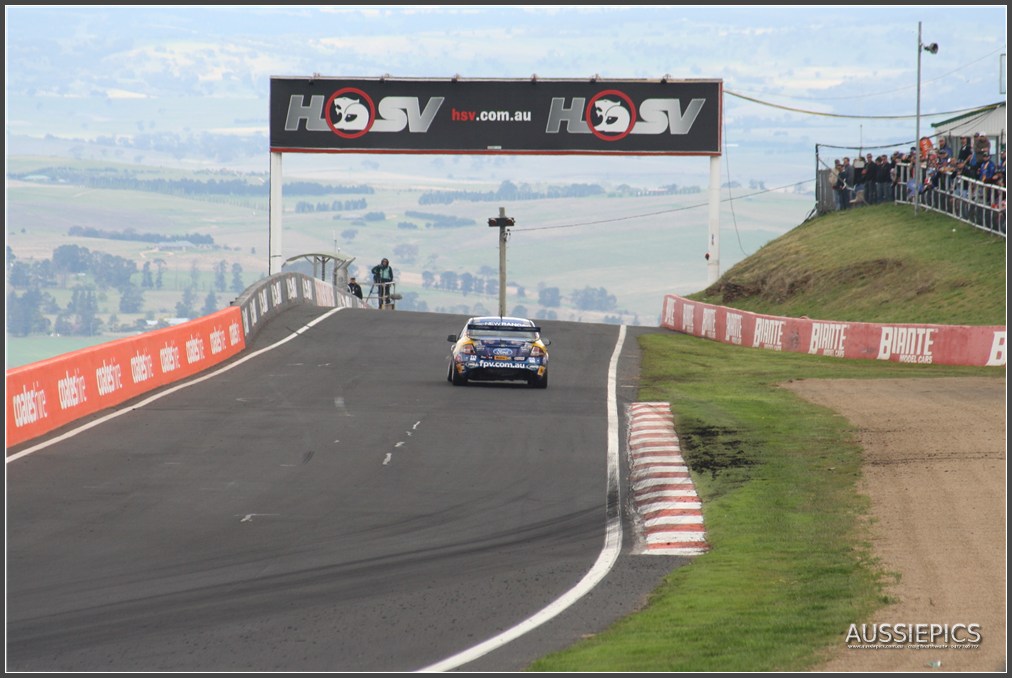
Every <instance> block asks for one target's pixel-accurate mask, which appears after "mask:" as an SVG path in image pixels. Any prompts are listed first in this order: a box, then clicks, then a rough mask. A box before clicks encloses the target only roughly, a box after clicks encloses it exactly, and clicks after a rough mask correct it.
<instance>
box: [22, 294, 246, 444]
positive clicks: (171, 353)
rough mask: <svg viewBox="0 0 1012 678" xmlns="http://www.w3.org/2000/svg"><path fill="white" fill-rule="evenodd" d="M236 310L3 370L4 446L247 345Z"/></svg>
mask: <svg viewBox="0 0 1012 678" xmlns="http://www.w3.org/2000/svg"><path fill="white" fill-rule="evenodd" d="M245 346H246V344H245V337H244V335H243V323H242V313H241V311H240V309H239V308H238V307H237V306H231V307H229V308H226V309H223V310H221V311H217V312H215V313H212V314H211V315H207V316H204V317H202V318H197V319H195V320H190V321H188V322H185V323H182V324H180V325H176V326H174V327H168V328H165V329H161V330H152V331H150V332H145V333H143V334H139V335H137V336H134V337H127V338H124V339H117V340H115V341H111V342H108V343H105V344H100V345H98V346H93V347H90V348H84V349H80V350H77V351H73V352H72V353H66V354H64V355H60V356H57V357H55V358H50V359H49V360H43V361H40V362H36V363H31V364H29V365H24V366H22V367H15V368H12V369H9V370H7V391H6V393H7V447H8V448H10V447H11V446H12V445H17V444H18V443H22V442H24V441H26V440H31V439H32V438H35V437H37V436H40V435H42V434H44V433H48V432H50V431H53V430H55V429H57V428H59V427H61V426H64V425H66V424H69V423H70V422H72V421H74V420H75V419H80V418H81V417H84V416H87V415H89V414H93V413H95V412H99V411H101V410H104V409H106V408H110V407H113V406H115V405H118V404H120V403H122V402H125V401H127V400H129V399H131V398H134V397H137V396H139V395H142V394H144V393H146V392H147V391H151V390H153V389H155V388H158V387H160V386H164V385H166V384H170V383H172V382H175V381H179V380H180V379H183V378H186V377H189V376H191V375H194V374H196V373H198V372H200V371H202V370H205V369H207V368H208V367H211V366H213V365H216V364H218V363H220V362H223V361H224V360H227V359H228V358H230V357H232V356H234V355H236V354H237V353H239V352H240V351H242V350H243V349H244V348H245Z"/></svg>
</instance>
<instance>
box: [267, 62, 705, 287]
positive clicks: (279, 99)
mask: <svg viewBox="0 0 1012 678" xmlns="http://www.w3.org/2000/svg"><path fill="white" fill-rule="evenodd" d="M722 111H723V82H722V81H720V80H671V79H669V78H661V79H659V80H604V79H601V78H598V77H596V76H595V77H593V78H588V79H583V80H575V79H541V78H538V77H536V76H532V77H531V78H529V79H520V80H516V79H463V78H459V77H453V78H445V79H431V78H390V77H380V78H331V77H321V76H318V75H314V76H310V77H274V78H271V92H270V148H271V209H270V248H269V249H270V262H269V272H270V273H275V272H277V271H278V270H280V266H281V264H282V262H283V261H284V258H283V254H282V249H281V215H282V209H281V198H282V179H281V156H282V154H284V153H400V154H411V153H426V154H483V155H496V154H499V155H674V156H709V157H710V159H711V161H710V188H709V195H710V204H709V207H710V218H709V243H708V247H707V250H708V253H709V260H708V267H709V272H710V275H709V277H710V279H711V283H712V282H715V281H716V279H717V277H719V227H718V216H719V211H718V208H719V193H718V191H719V188H720V182H719V177H720V149H721V131H722V126H723V125H722Z"/></svg>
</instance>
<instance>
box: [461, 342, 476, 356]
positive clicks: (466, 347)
mask: <svg viewBox="0 0 1012 678" xmlns="http://www.w3.org/2000/svg"><path fill="white" fill-rule="evenodd" d="M460 352H461V353H465V354H467V355H474V344H461V345H460Z"/></svg>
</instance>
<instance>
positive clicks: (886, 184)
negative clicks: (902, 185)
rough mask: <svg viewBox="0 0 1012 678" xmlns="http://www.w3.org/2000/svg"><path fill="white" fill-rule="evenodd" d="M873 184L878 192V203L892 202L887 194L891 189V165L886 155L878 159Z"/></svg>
mask: <svg viewBox="0 0 1012 678" xmlns="http://www.w3.org/2000/svg"><path fill="white" fill-rule="evenodd" d="M875 184H876V190H877V191H878V202H880V203H884V202H885V203H888V202H892V198H891V196H890V195H889V192H890V191H891V190H892V187H893V165H892V163H890V162H889V157H888V156H886V155H880V156H879V157H878V162H877V163H876V170H875Z"/></svg>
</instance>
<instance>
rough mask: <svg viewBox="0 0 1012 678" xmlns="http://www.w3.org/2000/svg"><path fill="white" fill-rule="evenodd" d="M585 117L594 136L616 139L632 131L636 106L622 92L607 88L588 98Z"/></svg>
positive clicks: (609, 139)
mask: <svg viewBox="0 0 1012 678" xmlns="http://www.w3.org/2000/svg"><path fill="white" fill-rule="evenodd" d="M586 117H587V125H588V126H589V127H590V131H591V132H593V133H594V136H596V137H597V138H598V139H604V140H605V141H618V140H619V139H623V138H625V136H626V135H627V134H629V132H631V131H632V128H633V123H635V122H636V106H635V105H634V104H633V102H632V99H630V98H629V97H628V96H626V95H625V94H623V93H622V92H619V91H618V90H614V89H609V90H605V91H604V92H601V93H599V94H598V95H597V96H595V97H593V98H592V99H591V100H590V103H588V104H587V111H586Z"/></svg>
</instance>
